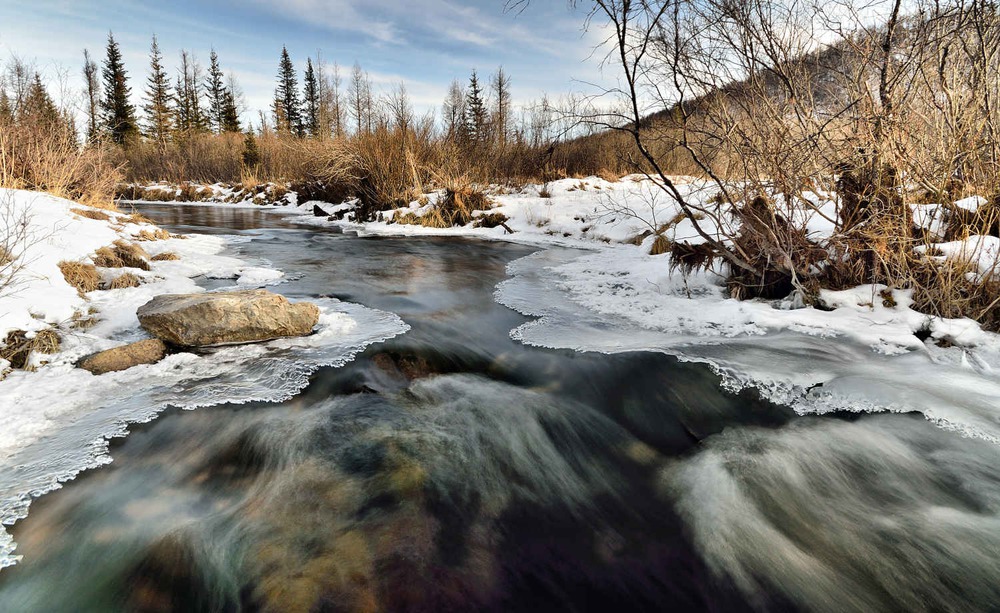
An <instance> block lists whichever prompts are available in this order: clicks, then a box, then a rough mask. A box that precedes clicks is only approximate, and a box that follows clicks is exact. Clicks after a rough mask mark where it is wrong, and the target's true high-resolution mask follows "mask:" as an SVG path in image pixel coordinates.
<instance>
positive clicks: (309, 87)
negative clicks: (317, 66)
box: [302, 58, 320, 137]
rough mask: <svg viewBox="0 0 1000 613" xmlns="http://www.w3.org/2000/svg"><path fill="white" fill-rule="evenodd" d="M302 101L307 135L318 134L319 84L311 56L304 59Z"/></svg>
mask: <svg viewBox="0 0 1000 613" xmlns="http://www.w3.org/2000/svg"><path fill="white" fill-rule="evenodd" d="M302 91H303V94H304V96H303V98H304V100H303V102H304V103H305V108H304V109H303V110H304V111H305V118H304V119H305V128H306V131H307V132H308V134H309V136H312V137H316V136H319V108H320V98H319V84H318V82H317V80H316V73H315V71H314V70H313V64H312V58H307V59H306V75H305V79H304V80H303V82H302Z"/></svg>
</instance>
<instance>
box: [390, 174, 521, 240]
mask: <svg viewBox="0 0 1000 613" xmlns="http://www.w3.org/2000/svg"><path fill="white" fill-rule="evenodd" d="M493 206H494V203H493V200H491V199H490V197H489V196H487V195H486V193H485V192H484V191H483V190H482V189H480V188H478V187H476V186H474V185H472V184H470V183H468V182H466V181H464V180H455V179H451V180H449V185H448V187H446V188H445V191H444V194H443V195H442V196H441V197H440V198H439V199H438V201H437V202H436V203H435V204H433V205H432V206H431V208H430V210H429V211H427V212H425V213H424V214H423V215H416V214H415V213H406V214H404V215H402V216H400V215H397V216H396V217H395V220H396V221H397V222H398V223H401V224H410V225H420V226H424V227H426V228H451V227H454V226H465V225H468V224H469V223H472V222H473V221H477V227H482V225H483V224H486V223H490V222H496V223H495V224H494V225H492V226H486V227H496V226H497V225H505V224H506V222H507V217H506V216H504V215H501V214H495V215H494V216H493V217H490V218H488V219H483V218H482V217H480V218H474V217H473V215H472V213H473V212H474V211H487V210H489V209H491V208H493ZM497 215H499V216H497ZM501 217H502V219H501ZM479 220H482V221H479ZM508 230H509V228H508Z"/></svg>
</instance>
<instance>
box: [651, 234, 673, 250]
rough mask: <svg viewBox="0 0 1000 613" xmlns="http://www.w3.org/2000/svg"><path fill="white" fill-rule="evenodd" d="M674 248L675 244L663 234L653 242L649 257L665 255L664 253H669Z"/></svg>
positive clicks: (657, 236) (658, 235)
mask: <svg viewBox="0 0 1000 613" xmlns="http://www.w3.org/2000/svg"><path fill="white" fill-rule="evenodd" d="M672 248H673V244H672V243H671V242H670V239H669V238H667V237H666V236H663V235H662V234H657V235H656V238H655V239H654V240H653V245H652V247H650V248H649V255H663V254H664V253H669V252H670V250H671V249H672Z"/></svg>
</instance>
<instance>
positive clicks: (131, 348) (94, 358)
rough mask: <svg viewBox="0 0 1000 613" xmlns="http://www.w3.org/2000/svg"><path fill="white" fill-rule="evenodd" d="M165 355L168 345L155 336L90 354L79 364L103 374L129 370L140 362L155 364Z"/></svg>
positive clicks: (95, 372) (93, 371) (81, 366)
mask: <svg viewBox="0 0 1000 613" xmlns="http://www.w3.org/2000/svg"><path fill="white" fill-rule="evenodd" d="M165 355H167V346H166V345H164V344H163V341H161V340H160V339H156V338H154V339H150V340H145V341H139V342H138V343H132V344H131V345H122V346H121V347H115V348H113V349H108V350H107V351H101V352H100V353H94V354H91V355H88V356H87V357H85V358H83V359H82V360H80V363H79V364H77V366H79V367H80V368H82V369H84V370H89V371H90V372H92V373H94V374H95V375H103V374H105V373H109V372H118V371H120V370H128V369H129V368H132V367H133V366H139V365H140V364H155V363H157V362H159V361H160V360H162V359H163V357H164V356H165Z"/></svg>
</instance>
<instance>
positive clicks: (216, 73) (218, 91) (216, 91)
mask: <svg viewBox="0 0 1000 613" xmlns="http://www.w3.org/2000/svg"><path fill="white" fill-rule="evenodd" d="M222 79H223V74H222V69H221V68H220V67H219V56H218V54H217V53H215V49H212V53H211V55H210V56H209V66H208V79H207V80H206V82H205V93H206V94H207V95H208V120H209V125H210V126H211V128H212V131H213V132H215V133H216V134H220V133H222V132H223V131H224V130H223V126H222V122H223V115H224V114H225V112H226V108H225V103H226V86H225V84H224V83H223V80H222Z"/></svg>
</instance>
